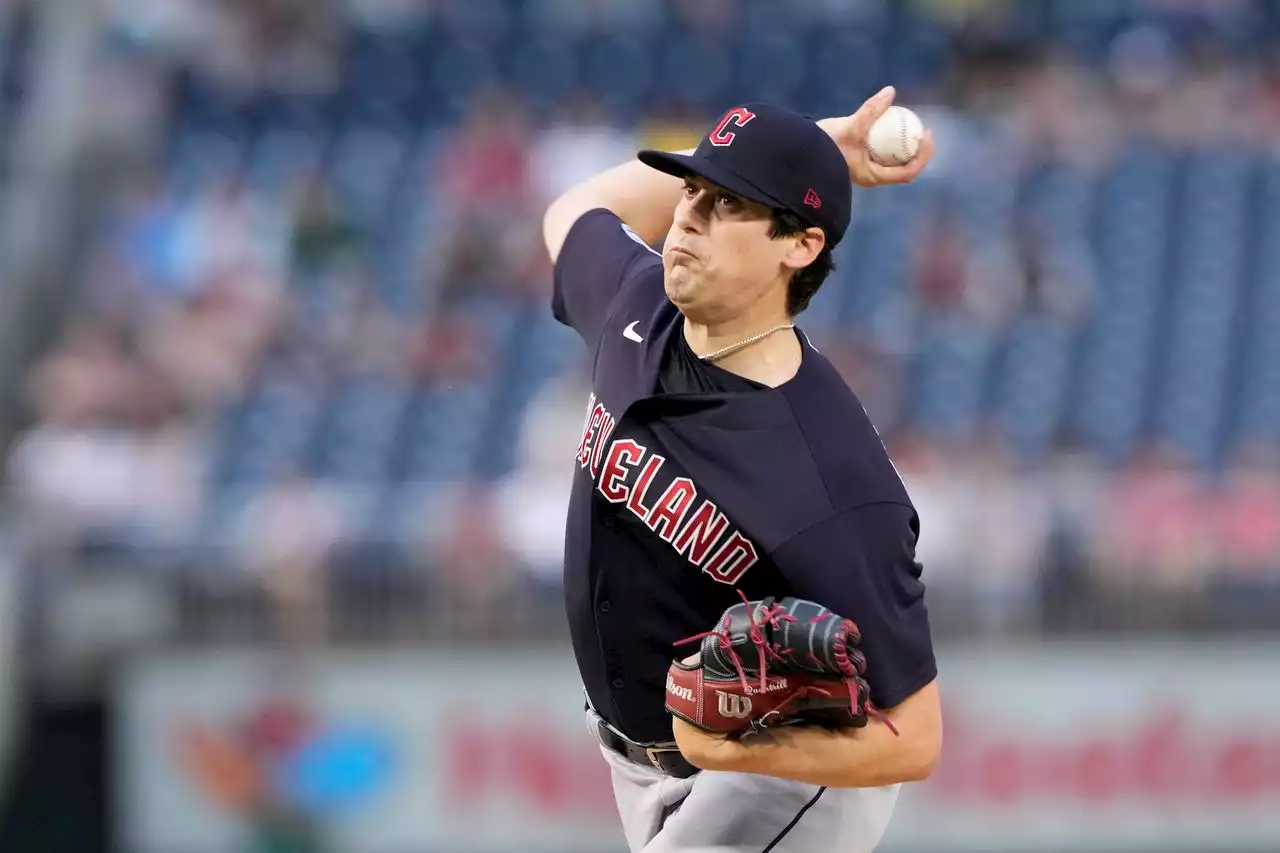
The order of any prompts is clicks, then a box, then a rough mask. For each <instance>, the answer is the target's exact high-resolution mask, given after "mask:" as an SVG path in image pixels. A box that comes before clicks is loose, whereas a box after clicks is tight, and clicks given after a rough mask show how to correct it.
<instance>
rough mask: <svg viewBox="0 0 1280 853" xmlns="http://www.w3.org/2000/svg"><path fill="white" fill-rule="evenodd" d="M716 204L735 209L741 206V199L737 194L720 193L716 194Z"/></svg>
mask: <svg viewBox="0 0 1280 853" xmlns="http://www.w3.org/2000/svg"><path fill="white" fill-rule="evenodd" d="M716 204H718V205H720V206H721V207H723V208H725V209H727V210H737V209H738V208H739V207H741V206H742V201H741V200H740V199H739V198H738V197H737V196H733V195H729V194H728V193H720V194H719V195H717V196H716Z"/></svg>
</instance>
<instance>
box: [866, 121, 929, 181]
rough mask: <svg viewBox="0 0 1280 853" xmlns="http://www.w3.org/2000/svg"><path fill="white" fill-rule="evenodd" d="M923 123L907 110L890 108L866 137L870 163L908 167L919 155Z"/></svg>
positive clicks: (872, 126)
mask: <svg viewBox="0 0 1280 853" xmlns="http://www.w3.org/2000/svg"><path fill="white" fill-rule="evenodd" d="M923 136H924V122H922V121H920V116H918V115H916V114H915V113H913V112H912V111H911V110H909V109H907V108H906V107H889V109H887V110H885V114H884V115H882V116H880V118H878V119H876V123H875V124H873V125H871V130H870V131H869V132H868V133H867V150H868V151H870V152H871V159H872V160H875V161H876V162H877V163H879V164H880V165H882V166H905V165H906V164H908V163H910V162H911V161H912V160H914V159H915V158H916V154H917V153H919V151H920V139H921V137H923Z"/></svg>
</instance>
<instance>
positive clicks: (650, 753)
mask: <svg viewBox="0 0 1280 853" xmlns="http://www.w3.org/2000/svg"><path fill="white" fill-rule="evenodd" d="M679 751H680V748H679V747H675V746H646V747H645V748H644V754H645V757H646V758H648V759H649V763H650V764H652V765H653V766H654V768H655V769H657V770H661V771H662V772H663V773H665V772H667V770H666V768H665V767H663V766H662V764H661V763H660V762H659V761H658V753H660V752H679Z"/></svg>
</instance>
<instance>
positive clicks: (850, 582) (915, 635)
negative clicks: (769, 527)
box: [773, 503, 938, 708]
mask: <svg viewBox="0 0 1280 853" xmlns="http://www.w3.org/2000/svg"><path fill="white" fill-rule="evenodd" d="M917 531H918V527H917V521H916V514H915V510H913V509H912V508H911V507H910V506H907V505H904V504H899V503H877V504H871V505H867V506H862V507H858V508H856V509H851V510H848V511H846V512H844V513H840V514H837V515H835V516H833V517H831V518H829V519H827V520H826V521H823V522H819V523H818V524H816V525H814V526H812V527H809V528H808V529H806V530H804V531H802V532H801V533H799V534H797V535H796V536H795V537H793V538H792V539H791V540H789V541H788V542H786V543H784V544H783V545H782V546H781V547H780V548H778V549H777V550H776V551H775V553H774V554H773V559H774V563H775V564H776V565H777V566H778V568H779V569H780V570H781V571H782V573H783V574H784V575H785V576H786V578H787V580H788V581H789V582H790V584H791V586H792V588H793V589H794V590H795V594H796V596H798V597H800V598H807V599H809V600H811V601H816V602H818V603H819V604H822V605H824V606H826V607H828V608H829V609H831V610H833V611H835V612H836V613H838V614H840V615H841V616H844V617H846V618H848V619H852V620H853V621H854V622H856V623H857V625H858V629H859V631H860V632H861V633H862V644H861V646H860V648H861V649H862V650H863V652H864V653H865V654H866V656H867V674H866V679H867V682H868V684H870V685H871V698H872V700H873V701H874V702H875V703H876V705H878V706H879V707H881V708H892V707H893V706H894V705H897V704H898V703H900V702H902V701H903V700H904V699H906V698H907V697H909V696H910V695H911V694H912V693H915V692H916V691H917V690H919V689H920V688H921V687H924V686H925V685H927V684H928V683H929V682H930V681H932V680H933V679H934V678H936V677H937V674H938V667H937V662H936V660H935V659H934V654H933V639H932V636H931V633H930V629H929V614H928V610H927V609H926V607H925V601H924V584H923V583H922V582H921V579H920V575H921V567H920V564H919V563H917V562H916V559H915V543H916V535H917Z"/></svg>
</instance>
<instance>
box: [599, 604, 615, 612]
mask: <svg viewBox="0 0 1280 853" xmlns="http://www.w3.org/2000/svg"><path fill="white" fill-rule="evenodd" d="M612 609H613V605H612V604H610V603H609V602H607V601H602V602H600V612H601V613H608V612H609V611H610V610H612Z"/></svg>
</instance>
